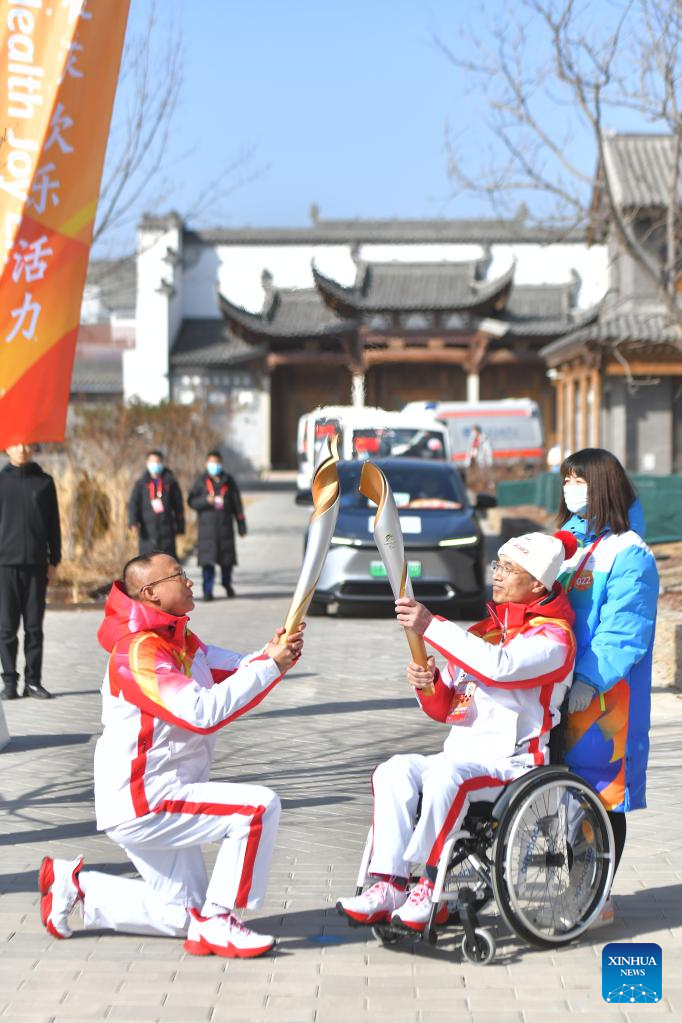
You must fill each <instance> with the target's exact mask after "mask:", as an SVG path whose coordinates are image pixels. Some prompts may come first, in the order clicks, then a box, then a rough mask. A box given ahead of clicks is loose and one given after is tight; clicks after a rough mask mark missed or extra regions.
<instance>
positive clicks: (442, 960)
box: [0, 492, 682, 1023]
mask: <svg viewBox="0 0 682 1023" xmlns="http://www.w3.org/2000/svg"><path fill="white" fill-rule="evenodd" d="M306 515H307V513H306V510H305V509H301V508H296V507H295V505H294V504H293V501H292V498H291V496H290V495H289V494H282V493H279V494H268V493H262V492H261V493H259V494H257V495H254V497H253V500H252V503H251V505H250V507H249V522H250V526H251V531H250V534H249V537H248V538H247V539H246V540H245V541H244V542H243V543H242V544H241V545H240V557H241V558H242V565H241V566H240V567H239V569H238V570H237V572H236V576H235V584H236V586H237V589H238V592H239V595H240V598H239V599H238V600H236V601H233V602H227V601H223V600H219V601H216V602H215V603H214V604H212V605H202V604H200V605H199V607H198V609H197V611H196V612H195V615H194V625H195V628H196V630H197V631H198V632H199V634H200V635H201V636H203V637H204V638H205V639H207V640H210V641H213V642H222V643H224V644H225V645H228V646H230V645H234V646H235V647H237V648H239V649H242V650H249V649H254V648H256V647H258V646H260V645H261V644H262V643H263V642H264V641H265V640H266V639H267V638H269V636H270V634H271V632H272V630H273V628H274V627H275V626H276V625H277V624H279V623H280V622H281V621H282V620H283V618H284V615H285V612H286V608H287V606H288V598H289V596H290V594H291V590H292V585H293V582H294V580H295V577H296V573H297V570H298V565H299V563H300V555H301V535H302V527H303V524H304V523H305V519H306ZM100 617H101V612H99V611H78V612H72V613H69V612H50V613H48V615H47V621H46V632H47V649H46V664H47V671H46V675H45V683H46V685H47V686H48V687H49V688H50V689H52V690H53V691H54V692H55V693H56V694H57V699H55V700H53V701H51V702H50V703H47V704H43V703H40V702H37V701H17V702H16V703H12V704H5V708H6V711H7V717H8V721H9V724H10V728H11V731H12V734H13V736H14V738H13V740H12V743H11V745H10V746H9V747H8V748H7V750H6V751H5V752H3V753H0V800H1V808H2V816H1V818H0V850H1V852H0V856H1V858H0V864H1V866H0V1020H3V1021H4V1020H12V1021H21V1023H28V1021H31V1023H38V1021H41V1023H42V1021H45V1023H47V1021H52V1023H57V1021H62V1020H64V1021H66V1020H77V1019H80V1020H100V1019H111V1020H119V1021H120V1020H129V1021H144V1023H152V1021H156V1020H158V1021H164V1023H173V1021H178V1023H180V1021H182V1023H192V1021H194V1020H201V1021H211V1023H220V1021H222V1020H229V1021H230V1023H242V1021H244V1023H246V1021H248V1023H260V1021H267V1023H285V1021H290V1023H307V1021H314V1023H337V1021H338V1023H356V1021H367V1023H375V1021H376V1023H381V1021H384V1020H386V1021H388V1020H390V1021H392V1023H430V1021H433V1023H435V1021H440V1020H442V1021H445V1020H447V1021H453V1020H454V1021H459V1020H461V1021H467V1020H471V1021H475V1023H485V1021H487V1020H491V1021H492V1020H494V1021H495V1023H512V1021H514V1023H516V1021H518V1023H522V1021H523V1023H536V1021H537V1023H540V1021H541V1020H545V1019H546V1018H547V1016H548V1015H549V1014H551V1016H552V1018H554V1019H561V1018H563V1017H565V1016H568V1015H576V1014H578V1015H579V1016H580V1018H581V1019H583V1020H592V1019H594V1020H595V1021H596V1020H599V1021H600V1023H601V1021H603V1020H604V1019H605V1018H610V1019H614V1020H640V1019H641V1018H642V1017H643V1016H644V1015H646V1016H652V1015H660V1014H661V1013H662V1014H664V1015H669V1016H671V1017H672V1016H674V1015H677V1017H678V1018H680V1017H682V979H680V970H679V967H678V960H679V958H680V955H681V954H682V941H681V934H682V931H681V929H680V924H681V923H682V859H681V857H680V846H681V845H682V818H681V817H680V796H679V782H680V777H681V775H682V714H681V711H682V702H681V701H680V699H679V698H678V697H677V696H675V695H672V694H670V693H666V692H656V694H655V698H654V728H653V752H652V758H651V772H650V784H649V792H650V809H649V810H648V811H647V812H645V813H636V814H632V815H631V816H630V817H629V820H628V827H629V834H628V844H627V848H626V853H625V857H624V860H623V863H622V866H621V869H620V872H619V875H618V879H617V883H616V888H615V896H616V897H615V901H616V906H617V909H618V920H617V922H616V924H615V925H614V926H613V927H611V928H609V929H607V930H602V931H599V932H596V933H594V932H593V934H592V935H591V936H590V939H589V940H585V941H582V942H580V943H578V944H576V945H573V946H571V947H569V948H564V949H562V950H560V951H538V950H533V949H529V948H528V947H524V945H523V944H522V943H520V942H519V941H518V940H517V939H516V938H515V937H514V936H512V935H510V934H509V933H508V932H507V931H506V929H505V927H504V925H503V924H502V923H501V922H500V920H499V918H497V917H491V923H492V924H493V926H495V927H496V929H497V934H498V954H497V957H496V960H495V962H494V963H493V964H492V965H491V966H488V967H472V966H469V965H468V964H466V963H463V962H462V960H461V956H460V954H459V950H458V943H456V941H455V932H451V934H452V937H451V938H449V937H447V936H446V939H445V940H443V942H442V944H441V943H439V945H438V946H437V947H436V948H434V949H431V948H424V947H422V946H415V947H412V946H411V945H409V944H406V945H404V946H403V947H401V948H399V949H384V948H382V947H379V946H378V945H377V944H376V943H375V942H374V941H373V940H372V939H371V940H366V935H365V934H364V932H359V931H351V930H350V929H349V928H347V927H346V925H345V923H344V922H343V920H341V918H340V917H338V915H337V914H336V912H335V910H334V908H333V907H334V902H335V900H336V898H337V897H338V896H339V895H340V894H345V893H348V892H350V891H352V890H353V887H354V883H355V875H356V872H357V867H358V863H359V859H360V854H361V849H362V845H363V842H364V838H365V834H366V829H367V825H368V821H369V818H370V806H371V800H370V786H369V778H370V773H371V770H372V768H373V766H374V765H375V764H376V763H377V762H378V761H379V760H381V759H383V758H384V757H386V756H388V755H390V754H391V753H393V752H396V751H398V750H400V749H405V750H417V749H420V748H423V749H427V750H435V749H437V748H438V745H439V742H440V739H441V734H442V730H441V729H439V726H437V725H435V724H433V723H432V722H429V721H428V719H426V718H425V717H424V716H423V715H421V714H420V713H419V712H418V711H417V709H416V708H415V705H414V703H413V700H412V699H411V697H410V695H409V692H408V690H407V684H406V683H404V682H403V681H402V677H403V672H404V665H405V661H406V657H407V647H406V644H405V642H404V639H403V638H402V636H401V634H400V632H399V630H398V628H397V626H396V625H395V624H394V623H393V622H392V621H391V620H390V619H377V618H375V619H370V620H366V619H357V618H356V619H352V618H350V619H348V618H345V619H338V620H335V619H311V621H310V623H309V629H308V642H307V647H306V655H305V657H304V659H303V660H302V661H301V663H300V665H299V666H298V669H297V670H296V671H295V672H292V674H291V675H290V676H289V677H288V678H287V680H286V681H285V682H284V683H283V684H282V685H280V686H279V687H277V689H276V690H275V691H274V692H273V694H272V695H271V696H270V697H269V698H268V699H267V700H266V701H265V702H264V703H263V704H262V705H261V707H260V708H259V709H258V711H256V712H254V713H253V714H252V715H250V716H249V717H246V718H243V719H240V720H239V721H237V722H235V724H234V725H232V726H230V727H229V728H228V729H226V730H225V731H224V732H223V733H221V737H220V740H219V743H218V746H217V760H216V764H215V770H214V777H215V778H217V779H220V778H236V777H238V778H239V779H240V780H243V781H248V780H253V781H265V782H266V783H268V784H270V785H272V786H273V787H274V788H275V789H276V790H277V791H278V792H279V794H280V795H281V796H282V799H283V803H284V814H283V819H282V826H281V830H280V839H279V843H278V848H277V853H276V856H275V862H274V869H273V873H272V879H271V884H270V892H269V898H268V901H267V904H266V905H265V907H264V909H263V911H262V912H260V913H258V914H257V915H255V916H254V921H255V922H256V923H257V925H258V926H259V927H261V928H263V929H267V930H272V931H274V932H275V933H276V934H277V935H278V937H279V939H280V941H279V944H278V946H277V949H276V952H275V954H273V955H271V956H268V957H266V958H263V959H260V960H255V961H252V962H239V961H227V960H221V959H218V958H214V957H211V958H207V959H197V958H193V957H191V956H187V955H185V954H184V952H183V950H182V943H181V942H180V941H174V940H170V939H162V938H159V939H154V938H144V937H134V936H131V937H127V936H122V935H110V934H96V933H93V932H90V933H85V932H81V933H78V934H77V935H76V936H75V937H74V938H73V939H72V940H71V941H62V942H58V941H55V940H53V939H52V938H50V937H49V936H48V935H47V934H46V933H45V931H44V930H43V928H42V926H41V924H40V919H39V914H38V899H37V893H36V879H37V866H38V864H39V863H40V859H41V857H42V856H43V855H45V853H50V854H51V855H54V856H69V857H71V856H75V855H77V854H78V853H81V852H82V853H84V854H85V857H86V860H87V863H88V865H90V866H93V867H96V868H98V869H104V870H110V871H113V872H116V873H119V874H130V873H131V871H130V867H129V865H128V864H127V862H126V861H125V860H124V858H123V856H122V855H121V854H120V852H119V850H118V849H117V848H116V847H115V846H113V845H112V843H111V842H110V841H109V840H108V839H107V838H106V837H101V836H98V835H97V833H96V832H95V829H94V824H93V808H92V754H93V749H94V742H95V739H96V736H97V734H98V731H99V706H100V700H99V694H98V688H99V684H100V680H101V675H102V672H103V669H104V665H105V656H104V654H103V652H102V651H101V650H99V649H98V647H97V644H96V641H95V631H96V628H97V625H98V624H99V620H100ZM631 940H644V941H656V942H658V943H659V944H660V945H661V946H662V948H663V953H664V999H663V1001H662V1002H661V1003H659V1004H658V1005H645V1006H638V1005H632V1006H629V1007H627V1008H626V1007H623V1006H615V1005H614V1006H609V1007H607V1006H606V1004H605V1003H604V1002H603V1001H602V998H601V971H600V964H601V949H602V945H603V943H604V942H606V941H631Z"/></svg>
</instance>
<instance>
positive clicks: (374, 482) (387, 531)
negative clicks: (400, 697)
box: [358, 462, 433, 693]
mask: <svg viewBox="0 0 682 1023" xmlns="http://www.w3.org/2000/svg"><path fill="white" fill-rule="evenodd" d="M358 489H359V490H360V493H361V494H364V496H365V497H367V498H369V500H370V501H373V502H374V504H376V505H377V506H378V507H377V511H376V515H375V516H374V542H375V543H376V545H377V550H378V551H379V554H380V555H381V560H382V561H383V563H384V567H385V569H386V575H387V576H388V581H389V583H390V584H391V589H392V590H393V596H394V597H395V599H396V600H397V599H398V597H413V596H414V593H413V591H412V580H411V579H410V577H409V575H408V574H407V561H406V559H405V543H404V541H403V531H402V529H401V527H400V515H399V514H398V509H397V508H396V506H395V498H394V497H393V491H392V490H391V488H390V486H389V485H388V480H387V479H386V477H385V476H384V474H383V472H382V471H381V469H379V468H378V467H377V466H376V465H374V463H373V462H364V464H363V466H362V473H361V474H360V486H359V488H358ZM405 635H406V636H407V642H408V643H409V644H410V653H411V654H412V660H413V661H415V663H416V664H419V665H420V667H422V668H426V667H428V656H427V653H426V645H425V643H424V640H423V639H422V637H421V636H418V635H417V633H416V632H413V631H412V629H405ZM422 692H424V693H432V692H433V687H432V686H430V687H427V688H426V689H423V690H422Z"/></svg>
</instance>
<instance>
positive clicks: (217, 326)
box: [170, 319, 266, 369]
mask: <svg viewBox="0 0 682 1023" xmlns="http://www.w3.org/2000/svg"><path fill="white" fill-rule="evenodd" d="M265 351H266V349H265V347H264V346H260V347H259V346H257V345H250V344H247V343H246V341H242V339H241V338H239V337H236V336H235V335H234V334H233V333H232V332H231V331H230V330H229V329H228V327H227V325H226V323H225V321H224V320H217V319H185V320H183V321H182V325H181V327H180V330H179V332H178V336H177V338H176V339H175V344H174V345H173V349H172V351H171V353H170V363H171V367H172V368H173V369H176V368H180V367H182V366H188V367H191V366H211V365H220V366H225V365H235V364H239V363H242V362H249V361H251V360H253V359H259V358H261V357H262V356H263V355H264V354H265Z"/></svg>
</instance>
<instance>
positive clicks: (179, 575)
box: [137, 568, 187, 593]
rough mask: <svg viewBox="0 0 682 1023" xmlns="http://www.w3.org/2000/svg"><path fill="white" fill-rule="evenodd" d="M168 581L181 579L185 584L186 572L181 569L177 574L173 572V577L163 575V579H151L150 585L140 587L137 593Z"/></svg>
mask: <svg viewBox="0 0 682 1023" xmlns="http://www.w3.org/2000/svg"><path fill="white" fill-rule="evenodd" d="M170 579H182V581H183V582H185V583H186V582H187V572H185V570H184V569H183V568H181V569H180V571H179V572H173V575H164V577H163V579H153V580H152V581H151V582H150V583H145V584H144V586H141V587H140V588H139V590H138V591H137V592H138V593H142V590H146V589H147V587H149V586H158V585H159V583H167V582H168V581H169V580H170Z"/></svg>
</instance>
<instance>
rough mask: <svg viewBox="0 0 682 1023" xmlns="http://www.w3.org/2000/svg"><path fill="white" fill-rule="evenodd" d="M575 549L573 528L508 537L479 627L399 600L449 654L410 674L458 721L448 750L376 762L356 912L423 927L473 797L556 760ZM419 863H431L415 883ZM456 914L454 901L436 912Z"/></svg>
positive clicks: (568, 674)
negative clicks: (445, 855) (550, 746)
mask: <svg viewBox="0 0 682 1023" xmlns="http://www.w3.org/2000/svg"><path fill="white" fill-rule="evenodd" d="M575 549H576V541H575V539H574V537H573V536H572V535H571V534H570V533H557V534H555V535H554V536H547V535H545V534H542V533H530V534H527V535H525V536H520V537H515V538H513V539H511V540H509V541H507V542H506V543H505V544H503V545H502V547H500V549H499V552H498V559H497V560H496V561H494V562H493V566H492V567H493V588H492V596H493V600H492V603H491V604H490V605H489V614H488V617H487V618H485V619H484V620H483V621H481V622H478V623H477V624H475V625H472V626H471V627H470V628H469V629H468V630H465V629H462V628H461V627H460V626H458V625H456V624H455V623H453V622H448V621H445V620H444V619H443V618H439V617H438V616H434V615H432V614H431V613H430V612H429V611H428V610H427V609H426V608H425V607H424V606H423V605H422V604H419V603H418V602H417V601H415V600H413V599H411V598H407V597H402V598H400V599H399V600H398V601H397V602H396V611H397V618H398V622H399V623H400V625H402V626H404V627H405V628H409V629H412V630H413V631H414V632H416V633H418V634H419V635H422V636H423V637H424V639H425V640H426V642H427V643H428V644H429V645H430V646H432V647H433V648H434V649H435V650H437V651H438V652H439V653H441V654H442V655H443V656H444V657H445V659H446V666H445V668H444V669H443V670H442V671H439V670H438V669H437V668H436V666H435V661H434V658H433V657H429V666H428V668H421V667H419V665H417V664H415V663H414V662H411V663H410V665H409V666H408V669H407V678H408V682H409V683H410V685H411V686H412V687H413V688H414V690H415V693H416V696H417V699H418V701H419V703H420V705H421V707H422V709H423V710H424V712H425V713H426V714H428V716H429V717H431V718H433V719H434V720H436V721H441V722H445V723H447V724H450V725H452V728H451V730H450V732H449V734H448V736H447V738H446V740H445V744H444V747H443V751H442V752H441V753H438V754H435V755H432V756H426V755H423V754H420V753H404V754H399V755H397V756H394V757H391V759H390V760H387V761H385V762H384V763H383V764H380V765H379V767H377V769H376V771H375V772H374V777H373V792H374V825H373V846H372V853H371V859H370V862H369V868H368V874H369V876H370V879H371V880H372V881H373V883H372V884H371V886H370V887H369V888H367V889H366V890H365V891H363V892H362V893H361V894H358V895H356V896H354V897H349V898H342V899H339V901H338V902H337V904H336V905H337V909H338V911H339V912H340V913H342V914H344V915H346V916H347V917H348V918H349V919H350V921H351V922H352V923H356V924H367V925H371V926H375V925H383V924H391V925H392V926H396V927H401V928H407V929H408V930H410V931H413V932H423V931H424V928H425V927H426V925H427V923H429V919H430V915H431V911H432V901H433V900H432V894H433V887H434V881H435V880H436V876H437V870H438V864H439V860H440V857H441V853H442V851H443V848H444V846H445V844H446V842H447V840H448V838H449V836H450V835H451V834H452V833H453V832H454V831H456V830H457V829H458V828H460V827H461V824H462V821H463V820H464V818H465V816H466V814H467V811H468V809H469V805H470V803H471V802H473V801H478V800H483V801H493V800H495V799H496V797H497V796H498V795H499V794H500V792H501V789H502V787H503V786H505V785H507V784H508V783H509V782H511V781H512V780H513V779H515V778H518V777H519V776H520V775H522V774H524V773H526V772H528V771H530V770H532V769H533V768H534V767H538V766H541V765H544V764H545V763H547V743H548V738H549V732H550V729H551V728H552V727H553V726H554V725H556V724H557V723H558V720H559V716H560V707H561V704H562V702H563V700H564V697H565V695H566V693H567V691H568V688H569V687H570V684H571V681H572V676H573V663H574V659H575V640H574V636H573V632H572V628H571V626H572V623H573V611H572V610H571V607H570V605H569V603H568V600H567V598H566V595H565V593H564V591H563V589H562V588H561V586H560V585H559V583H557V582H556V578H557V576H558V574H559V570H560V568H561V565H562V563H563V561H564V560H565V558H567V557H570V556H571V555H572V554H573V553H574V551H575ZM419 804H420V805H419ZM418 814H419V816H418ZM412 864H424V865H425V866H424V874H423V876H422V877H421V878H420V879H419V881H418V882H417V883H416V884H415V885H414V886H413V887H412V888H411V890H410V889H409V887H408V886H409V878H410V872H411V866H412ZM447 917H448V907H447V905H446V904H445V903H442V904H441V905H440V906H439V908H438V911H437V913H436V916H435V923H444V922H445V921H446V920H447Z"/></svg>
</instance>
